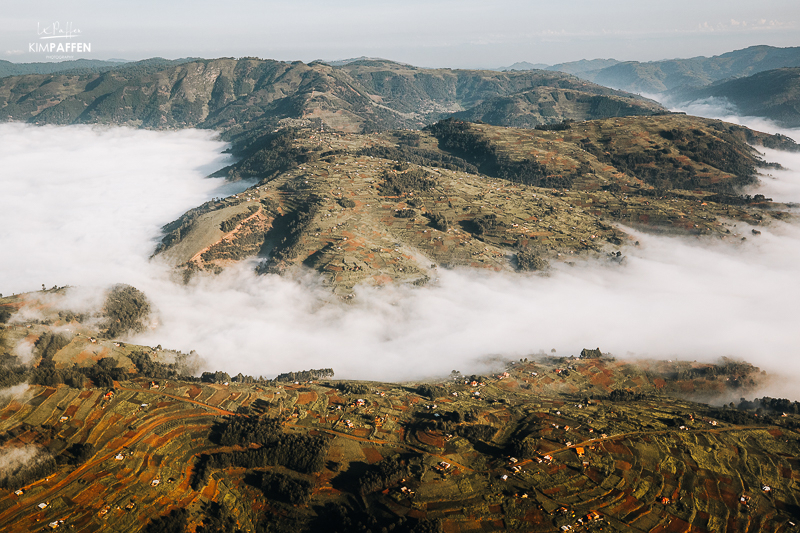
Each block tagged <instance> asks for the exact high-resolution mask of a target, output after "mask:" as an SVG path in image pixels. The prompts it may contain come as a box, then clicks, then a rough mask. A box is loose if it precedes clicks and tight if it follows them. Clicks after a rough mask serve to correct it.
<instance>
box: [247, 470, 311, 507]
mask: <svg viewBox="0 0 800 533" xmlns="http://www.w3.org/2000/svg"><path fill="white" fill-rule="evenodd" d="M254 477H255V480H254V481H255V485H256V486H257V487H258V488H260V489H261V491H262V492H263V493H264V496H266V497H267V498H269V499H272V500H277V501H281V502H285V503H290V504H292V505H299V504H304V503H306V502H308V500H309V498H311V491H312V489H313V488H314V485H313V484H312V483H311V482H310V481H308V480H305V479H300V478H295V477H291V476H287V475H285V474H281V473H280V472H263V473H258V474H254Z"/></svg>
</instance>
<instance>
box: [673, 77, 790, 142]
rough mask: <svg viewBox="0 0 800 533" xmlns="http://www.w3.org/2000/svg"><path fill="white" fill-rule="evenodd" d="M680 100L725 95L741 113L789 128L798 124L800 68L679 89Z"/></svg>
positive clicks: (723, 96)
mask: <svg viewBox="0 0 800 533" xmlns="http://www.w3.org/2000/svg"><path fill="white" fill-rule="evenodd" d="M674 97H676V98H679V99H681V100H684V101H686V100H700V99H704V98H711V97H713V98H725V99H726V100H728V102H730V103H732V104H734V105H735V106H736V108H737V109H738V112H739V114H741V115H750V116H758V117H765V118H768V119H770V120H774V121H775V122H777V123H778V124H781V125H783V126H786V127H789V128H796V127H798V126H800V68H782V69H776V70H768V71H766V72H759V73H758V74H754V75H753V76H748V77H746V78H739V79H735V80H730V81H726V82H722V83H717V84H714V85H711V86H709V87H704V88H702V89H697V90H692V91H680V92H678V93H677V94H675V95H674Z"/></svg>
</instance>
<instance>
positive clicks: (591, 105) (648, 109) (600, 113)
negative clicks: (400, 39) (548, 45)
mask: <svg viewBox="0 0 800 533" xmlns="http://www.w3.org/2000/svg"><path fill="white" fill-rule="evenodd" d="M622 94H624V93H622ZM664 112H665V111H664V108H663V107H662V106H661V104H658V103H656V102H653V101H649V100H643V99H639V98H632V97H630V96H620V95H616V94H613V95H605V94H604V95H600V94H592V93H589V92H584V91H577V90H572V89H556V88H552V87H538V88H536V89H531V90H527V91H522V92H521V93H517V94H513V95H511V96H500V97H497V98H490V99H488V100H485V101H484V102H483V103H481V104H478V105H476V106H474V107H472V108H470V109H468V110H466V111H461V112H458V113H454V114H453V117H455V118H458V119H461V120H468V121H473V122H474V121H481V122H486V123H488V124H493V125H496V126H512V127H515V128H533V127H536V126H539V125H544V124H553V123H555V122H556V121H557V120H558V119H562V120H581V121H582V120H592V119H596V118H606V117H626V116H636V115H657V114H660V113H664Z"/></svg>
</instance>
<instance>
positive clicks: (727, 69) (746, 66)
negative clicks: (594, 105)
mask: <svg viewBox="0 0 800 533" xmlns="http://www.w3.org/2000/svg"><path fill="white" fill-rule="evenodd" d="M783 67H800V47H793V48H775V47H772V46H752V47H750V48H745V49H742V50H735V51H733V52H728V53H725V54H722V55H719V56H713V57H695V58H691V59H670V60H664V61H653V62H649V63H640V62H638V61H626V62H623V63H619V64H616V65H613V66H610V67H607V68H604V69H602V70H599V71H596V72H592V73H582V74H579V75H581V76H583V77H585V78H586V79H589V80H591V81H593V82H595V83H599V84H601V85H606V86H608V87H614V88H617V89H621V90H624V91H630V92H633V93H647V94H656V93H662V92H665V91H668V90H670V89H675V88H676V87H700V86H703V85H708V84H709V83H712V82H715V81H719V80H724V79H727V78H738V77H742V76H750V75H752V74H755V73H757V72H762V71H765V70H772V69H776V68H783Z"/></svg>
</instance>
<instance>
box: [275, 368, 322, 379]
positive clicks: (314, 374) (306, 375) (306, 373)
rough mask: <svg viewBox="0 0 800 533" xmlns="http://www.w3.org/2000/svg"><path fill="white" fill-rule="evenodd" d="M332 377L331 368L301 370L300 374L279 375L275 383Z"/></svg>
mask: <svg viewBox="0 0 800 533" xmlns="http://www.w3.org/2000/svg"><path fill="white" fill-rule="evenodd" d="M332 377H333V369H332V368H320V369H316V370H315V369H313V368H312V369H311V370H301V371H300V372H287V373H284V374H280V375H279V376H278V377H276V378H275V381H314V380H319V379H325V378H332Z"/></svg>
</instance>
